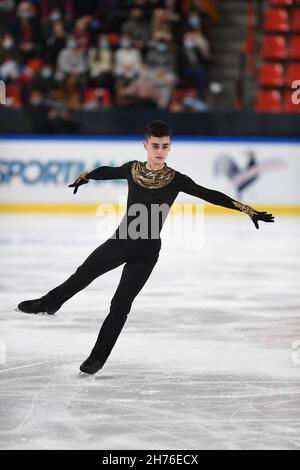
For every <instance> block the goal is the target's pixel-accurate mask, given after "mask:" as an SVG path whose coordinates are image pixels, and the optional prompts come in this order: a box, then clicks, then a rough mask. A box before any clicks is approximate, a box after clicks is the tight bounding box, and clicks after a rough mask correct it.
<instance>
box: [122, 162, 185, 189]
mask: <svg viewBox="0 0 300 470" xmlns="http://www.w3.org/2000/svg"><path fill="white" fill-rule="evenodd" d="M131 173H132V177H133V179H134V181H135V183H138V184H139V185H140V186H143V188H148V189H153V188H163V187H164V186H166V185H167V184H169V183H171V181H172V180H173V178H174V176H175V173H176V171H175V170H173V169H172V168H170V167H169V166H167V164H166V163H165V164H164V167H163V168H161V169H160V170H156V171H152V170H148V168H147V167H146V162H139V161H134V162H133V165H132V167H131Z"/></svg>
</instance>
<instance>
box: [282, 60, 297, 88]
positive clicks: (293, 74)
mask: <svg viewBox="0 0 300 470" xmlns="http://www.w3.org/2000/svg"><path fill="white" fill-rule="evenodd" d="M295 80H300V64H293V63H291V64H289V65H288V69H287V74H286V80H285V82H286V84H287V85H289V86H290V85H291V84H292V83H293V82H294V81H295Z"/></svg>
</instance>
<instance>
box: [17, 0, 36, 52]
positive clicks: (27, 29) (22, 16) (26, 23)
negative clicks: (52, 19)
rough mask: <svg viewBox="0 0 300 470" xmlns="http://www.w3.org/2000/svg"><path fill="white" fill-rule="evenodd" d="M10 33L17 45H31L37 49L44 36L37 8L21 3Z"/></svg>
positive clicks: (28, 3) (29, 3) (30, 4)
mask: <svg viewBox="0 0 300 470" xmlns="http://www.w3.org/2000/svg"><path fill="white" fill-rule="evenodd" d="M9 31H10V33H11V34H12V36H13V37H14V39H15V41H16V43H17V44H20V43H27V44H29V43H31V44H34V45H35V47H37V45H38V44H39V43H40V42H41V39H42V34H41V28H40V23H39V21H38V19H37V15H36V8H35V6H34V5H33V4H32V3H31V2H21V3H20V4H19V6H18V8H17V14H16V15H15V16H14V17H13V18H12V20H11V22H10V23H9Z"/></svg>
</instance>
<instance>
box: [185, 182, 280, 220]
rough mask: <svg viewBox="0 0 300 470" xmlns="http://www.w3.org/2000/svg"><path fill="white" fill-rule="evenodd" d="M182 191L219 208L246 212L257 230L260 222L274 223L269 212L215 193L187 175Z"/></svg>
mask: <svg viewBox="0 0 300 470" xmlns="http://www.w3.org/2000/svg"><path fill="white" fill-rule="evenodd" d="M181 191H182V192H184V193H187V194H190V195H192V196H196V197H200V198H201V199H204V201H207V202H210V203H211V204H215V205H217V206H222V207H227V208H228V209H233V210H237V211H240V212H245V213H246V214H247V215H248V216H249V217H250V219H251V220H252V222H253V223H254V225H255V227H256V228H257V229H259V225H258V221H259V220H262V221H263V222H274V217H273V215H272V214H268V213H267V212H259V211H257V210H255V209H253V207H250V206H247V205H246V204H243V203H241V202H239V201H236V200H235V199H232V198H231V197H230V196H227V195H226V194H224V193H221V192H219V191H215V190H213V189H207V188H204V187H203V186H200V185H199V184H197V183H195V181H193V180H192V179H191V178H190V177H189V176H187V175H182V183H181Z"/></svg>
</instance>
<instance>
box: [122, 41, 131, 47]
mask: <svg viewBox="0 0 300 470" xmlns="http://www.w3.org/2000/svg"><path fill="white" fill-rule="evenodd" d="M120 46H121V47H124V48H128V47H130V46H131V42H130V41H128V39H122V41H121V42H120Z"/></svg>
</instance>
